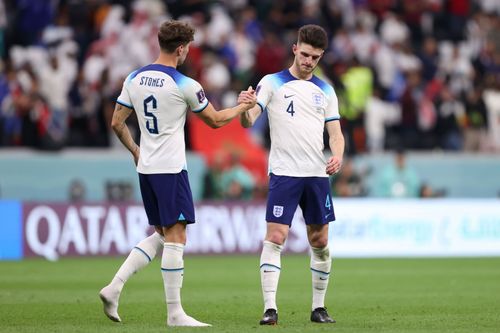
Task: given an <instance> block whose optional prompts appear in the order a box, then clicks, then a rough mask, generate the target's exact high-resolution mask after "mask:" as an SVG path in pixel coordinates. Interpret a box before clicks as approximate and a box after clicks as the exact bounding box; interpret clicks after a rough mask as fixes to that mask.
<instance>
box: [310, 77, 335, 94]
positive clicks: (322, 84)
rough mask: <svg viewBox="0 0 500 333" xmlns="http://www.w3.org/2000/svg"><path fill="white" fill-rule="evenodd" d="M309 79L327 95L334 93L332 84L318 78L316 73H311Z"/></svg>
mask: <svg viewBox="0 0 500 333" xmlns="http://www.w3.org/2000/svg"><path fill="white" fill-rule="evenodd" d="M310 81H311V82H312V83H313V84H315V85H316V86H318V87H319V88H320V89H321V90H322V91H323V92H324V93H325V94H326V95H328V96H332V95H335V89H333V87H332V85H331V84H329V83H328V82H326V81H324V80H322V79H320V78H319V77H317V76H316V75H313V77H312V78H311V80H310Z"/></svg>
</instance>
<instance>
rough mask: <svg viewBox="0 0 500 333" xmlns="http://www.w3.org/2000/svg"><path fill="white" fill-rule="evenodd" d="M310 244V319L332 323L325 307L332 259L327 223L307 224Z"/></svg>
mask: <svg viewBox="0 0 500 333" xmlns="http://www.w3.org/2000/svg"><path fill="white" fill-rule="evenodd" d="M307 236H308V239H309V244H310V246H311V266H310V267H311V275H312V294H313V296H312V311H311V321H314V322H319V323H334V322H335V320H333V319H332V318H330V316H329V315H328V312H327V311H326V307H325V296H326V290H327V288H328V282H329V280H330V272H331V267H332V261H331V258H330V249H329V247H328V224H324V225H318V224H311V225H308V226H307Z"/></svg>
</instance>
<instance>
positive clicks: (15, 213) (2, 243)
mask: <svg viewBox="0 0 500 333" xmlns="http://www.w3.org/2000/svg"><path fill="white" fill-rule="evenodd" d="M21 209H22V206H21V203H20V202H19V201H0V228H1V231H0V260H20V259H22V257H23V241H22V240H23V230H22V226H23V223H22V222H23V221H22V219H21V218H22V215H21Z"/></svg>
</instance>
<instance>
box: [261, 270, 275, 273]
mask: <svg viewBox="0 0 500 333" xmlns="http://www.w3.org/2000/svg"><path fill="white" fill-rule="evenodd" d="M263 272H264V273H273V272H274V271H266V270H264V271H263Z"/></svg>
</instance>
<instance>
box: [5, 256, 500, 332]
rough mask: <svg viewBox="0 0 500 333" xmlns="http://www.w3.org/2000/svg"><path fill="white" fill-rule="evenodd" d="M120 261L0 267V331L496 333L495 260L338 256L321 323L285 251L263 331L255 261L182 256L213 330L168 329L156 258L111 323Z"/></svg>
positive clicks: (196, 305)
mask: <svg viewBox="0 0 500 333" xmlns="http://www.w3.org/2000/svg"><path fill="white" fill-rule="evenodd" d="M123 259H124V258H90V259H89V258H75V259H63V260H60V261H58V262H48V261H45V260H37V259H35V260H24V261H21V262H0V332H2V333H3V332H16V333H19V332H37V333H43V332H65V333H66V332H141V333H148V332H167V331H168V332H194V331H196V332H202V331H203V332H271V331H272V332H326V331H335V332H500V258H469V259H336V260H335V261H334V264H333V275H332V278H331V280H330V287H329V292H328V295H327V306H328V310H329V312H330V314H331V315H332V316H333V317H334V318H335V319H336V320H337V323H336V324H333V325H321V324H313V323H311V322H309V315H310V302H311V282H310V281H311V277H310V272H309V270H308V265H309V258H308V257H307V256H292V255H286V254H285V255H284V256H283V258H282V273H281V280H280V285H279V291H278V306H279V325H278V326H276V327H261V326H259V325H258V321H259V319H260V317H261V315H262V310H263V308H262V300H261V291H260V282H259V272H258V265H259V258H258V255H255V256H228V257H211V256H190V255H187V256H186V257H185V278H184V288H183V290H182V297H183V305H184V308H185V310H186V312H188V313H189V314H191V315H192V316H194V317H195V318H197V319H199V320H201V321H205V322H209V323H211V324H212V325H213V327H211V328H170V327H166V325H165V322H166V306H165V299H164V292H163V285H162V280H161V275H160V270H159V265H160V263H159V260H158V259H156V260H155V261H153V263H152V264H151V265H149V266H148V267H147V268H146V269H144V270H143V271H141V272H140V273H138V274H137V275H136V276H134V277H132V278H131V279H130V280H129V283H128V284H127V285H126V287H125V289H124V291H123V293H122V297H121V302H120V316H121V317H122V320H123V323H121V324H119V323H113V322H111V321H110V320H108V319H107V318H106V317H105V316H104V314H103V312H102V307H101V302H100V300H99V298H98V295H97V294H98V292H99V290H100V288H101V287H103V286H104V285H105V284H107V283H108V281H109V280H110V279H111V278H112V276H113V274H114V273H115V271H116V270H117V269H118V267H119V265H120V264H121V262H122V261H123Z"/></svg>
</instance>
